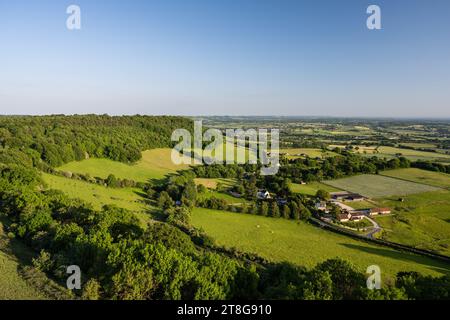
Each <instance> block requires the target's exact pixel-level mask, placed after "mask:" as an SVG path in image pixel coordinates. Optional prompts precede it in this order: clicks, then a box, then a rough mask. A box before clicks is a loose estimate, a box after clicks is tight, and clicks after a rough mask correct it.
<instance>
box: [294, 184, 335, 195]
mask: <svg viewBox="0 0 450 320" xmlns="http://www.w3.org/2000/svg"><path fill="white" fill-rule="evenodd" d="M289 187H290V189H291V191H292V192H294V193H300V194H304V195H309V196H315V195H316V193H317V191H318V190H325V191H327V192H336V191H340V190H339V189H337V188H334V187H331V186H328V185H326V184H323V183H320V182H315V181H314V182H308V183H307V184H299V183H291V184H290V185H289Z"/></svg>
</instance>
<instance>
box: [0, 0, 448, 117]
mask: <svg viewBox="0 0 450 320" xmlns="http://www.w3.org/2000/svg"><path fill="white" fill-rule="evenodd" d="M71 4H76V5H79V6H80V7H81V23H82V29H81V30H78V31H69V30H68V29H67V28H66V19H67V17H68V15H67V14H66V8H67V7H68V6H69V5H71ZM370 4H377V5H379V6H380V7H381V14H382V30H375V31H371V30H368V29H367V27H366V19H367V17H368V15H367V14H366V8H367V7H368V6H369V5H370ZM51 113H58V114H60V113H66V114H74V113H78V114H82V113H108V114H137V113H139V114H177V115H322V116H368V117H378V116H385V117H399V116H400V117H450V1H448V0H433V1H427V0H395V1H394V0H390V1H382V0H371V1H365V0H342V1H337V0H329V1H324V0H305V1H302V0H293V1H288V0H270V1H269V0H145V1H138V0H129V1H125V0H122V1H113V0H108V1H106V0H105V1H103V0H101V1H100V0H96V1H93V0H70V1H65V0H62V1H61V0H60V1H48V0H47V1H46V0H29V1H24V0H11V1H6V0H0V114H51Z"/></svg>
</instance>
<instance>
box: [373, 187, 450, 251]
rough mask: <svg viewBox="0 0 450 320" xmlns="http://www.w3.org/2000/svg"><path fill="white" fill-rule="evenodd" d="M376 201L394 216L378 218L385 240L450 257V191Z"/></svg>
mask: <svg viewBox="0 0 450 320" xmlns="http://www.w3.org/2000/svg"><path fill="white" fill-rule="evenodd" d="M403 200H404V201H403V202H400V201H398V197H388V198H384V199H377V202H378V203H379V204H380V205H381V206H383V207H384V206H386V207H390V208H392V209H393V211H392V213H393V215H389V216H384V217H377V218H375V219H376V220H377V222H378V223H379V224H380V225H381V227H382V228H383V229H384V231H383V233H382V237H383V238H384V239H386V240H389V241H393V242H398V243H403V244H407V245H411V246H414V247H418V248H422V249H427V250H432V251H435V252H438V253H441V254H445V255H449V256H450V192H449V191H447V190H440V191H435V192H426V193H420V194H413V195H408V196H405V197H404V198H403Z"/></svg>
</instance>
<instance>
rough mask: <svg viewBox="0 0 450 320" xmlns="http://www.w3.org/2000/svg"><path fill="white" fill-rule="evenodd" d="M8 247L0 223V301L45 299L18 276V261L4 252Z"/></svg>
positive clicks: (7, 240)
mask: <svg viewBox="0 0 450 320" xmlns="http://www.w3.org/2000/svg"><path fill="white" fill-rule="evenodd" d="M7 246H9V239H8V238H7V236H6V235H5V233H4V231H3V224H2V223H1V222H0V300H6V299H7V300H38V299H45V297H44V296H43V295H42V294H40V293H39V292H38V291H37V290H36V289H35V288H34V287H32V286H31V285H29V284H28V283H27V282H26V281H25V280H24V279H23V278H22V277H21V275H20V273H19V267H20V263H19V261H18V260H17V259H16V258H15V257H13V256H12V255H11V254H8V253H6V252H4V251H3V250H5V247H7Z"/></svg>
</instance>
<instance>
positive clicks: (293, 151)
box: [280, 148, 338, 159]
mask: <svg viewBox="0 0 450 320" xmlns="http://www.w3.org/2000/svg"><path fill="white" fill-rule="evenodd" d="M280 153H285V154H286V157H287V158H288V159H295V158H300V157H301V156H300V155H301V154H305V155H307V156H308V157H311V158H317V157H319V158H327V157H334V156H337V155H338V154H337V153H335V152H332V151H323V150H322V149H314V148H290V149H281V150H280Z"/></svg>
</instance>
